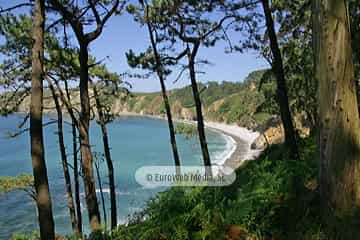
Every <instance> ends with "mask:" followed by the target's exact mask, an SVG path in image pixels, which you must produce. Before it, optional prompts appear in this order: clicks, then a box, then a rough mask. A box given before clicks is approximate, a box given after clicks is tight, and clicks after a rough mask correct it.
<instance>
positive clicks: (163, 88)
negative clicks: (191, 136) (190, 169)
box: [147, 22, 180, 174]
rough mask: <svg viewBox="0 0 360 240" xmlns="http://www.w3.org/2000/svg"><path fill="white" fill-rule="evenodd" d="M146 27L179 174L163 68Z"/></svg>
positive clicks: (178, 160) (178, 162)
mask: <svg viewBox="0 0 360 240" xmlns="http://www.w3.org/2000/svg"><path fill="white" fill-rule="evenodd" d="M147 27H148V31H149V36H150V41H151V46H152V49H153V51H154V55H155V59H156V71H157V75H158V78H159V80H160V85H161V94H162V97H163V101H164V105H165V111H166V117H167V120H168V126H169V134H170V143H171V148H172V152H173V157H174V161H175V167H176V174H180V157H179V152H178V149H177V144H176V137H175V128H174V123H173V120H172V115H171V108H170V103H169V98H168V96H167V94H166V86H165V79H164V74H163V69H162V62H161V59H160V56H159V53H158V51H157V47H156V43H155V39H154V35H153V32H152V29H151V25H150V23H149V22H148V23H147Z"/></svg>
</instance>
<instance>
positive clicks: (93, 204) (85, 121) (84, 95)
mask: <svg viewBox="0 0 360 240" xmlns="http://www.w3.org/2000/svg"><path fill="white" fill-rule="evenodd" d="M79 44H80V54H79V62H80V84H79V86H80V103H81V104H80V105H81V112H80V121H79V136H80V151H81V162H82V172H83V179H84V187H85V197H86V204H87V209H88V214H89V223H90V228H91V230H98V229H99V228H100V212H99V205H98V201H97V196H96V185H95V179H94V167H93V155H92V152H91V146H90V138H89V125H90V98H89V89H88V85H89V84H88V83H89V66H88V58H89V56H88V49H87V47H88V44H87V43H84V42H83V41H82V40H79Z"/></svg>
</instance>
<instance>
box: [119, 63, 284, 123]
mask: <svg viewBox="0 0 360 240" xmlns="http://www.w3.org/2000/svg"><path fill="white" fill-rule="evenodd" d="M267 73H268V70H260V71H255V72H252V73H251V74H249V76H248V77H247V78H246V79H245V80H244V81H243V82H222V83H218V82H208V83H206V84H204V83H200V84H199V85H198V88H199V91H200V92H201V100H202V104H203V113H204V116H205V118H206V119H207V120H211V121H218V122H226V123H237V124H239V125H241V126H248V127H251V126H253V125H254V123H255V122H257V123H262V122H264V121H266V120H267V119H269V118H270V117H271V115H273V114H274V113H275V112H276V111H277V107H276V104H275V97H274V96H275V85H274V83H273V82H272V81H267V80H269V79H268V75H269V74H267ZM260 86H261V88H260ZM168 95H169V99H170V103H171V107H172V112H173V115H174V116H175V117H176V118H182V119H189V120H193V119H195V118H196V117H195V108H194V102H193V97H192V91H191V87H190V86H187V87H184V88H180V89H175V90H171V91H169V92H168ZM125 110H126V111H128V112H134V113H141V114H148V115H162V114H165V109H164V105H163V102H162V97H161V94H160V92H156V93H133V94H130V96H129V97H128V98H126V99H121V100H120V99H117V100H116V102H115V103H114V110H113V111H114V113H115V114H121V112H123V111H125Z"/></svg>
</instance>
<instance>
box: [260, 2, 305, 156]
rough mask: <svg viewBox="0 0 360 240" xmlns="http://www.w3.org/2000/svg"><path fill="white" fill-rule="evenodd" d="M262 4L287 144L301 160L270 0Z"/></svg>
mask: <svg viewBox="0 0 360 240" xmlns="http://www.w3.org/2000/svg"><path fill="white" fill-rule="evenodd" d="M261 2H262V5H263V9H264V14H265V21H266V27H267V33H268V35H269V39H270V48H271V52H272V55H273V62H272V70H273V72H274V74H275V76H276V82H277V101H278V103H279V107H280V116H281V120H282V123H283V125H284V131H285V144H286V145H287V146H288V147H289V149H290V150H291V153H292V155H293V157H295V158H299V152H298V148H297V144H296V133H295V131H294V125H293V122H292V117H291V112H290V107H289V98H288V93H287V86H286V80H285V74H284V66H283V60H282V56H281V52H280V48H279V44H278V41H277V37H276V32H275V27H274V20H273V18H272V15H271V9H270V6H269V0H261Z"/></svg>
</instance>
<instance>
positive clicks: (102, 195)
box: [95, 162, 107, 230]
mask: <svg viewBox="0 0 360 240" xmlns="http://www.w3.org/2000/svg"><path fill="white" fill-rule="evenodd" d="M95 169H96V176H97V179H98V183H99V190H100V198H101V205H102V210H103V214H104V224H105V230H106V229H107V226H106V222H107V220H106V219H107V217H106V206H105V198H104V192H103V188H102V183H101V177H100V171H99V164H98V163H97V162H95Z"/></svg>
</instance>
